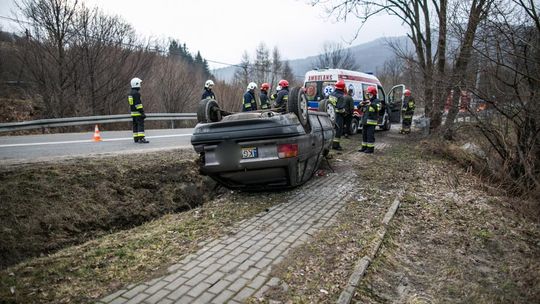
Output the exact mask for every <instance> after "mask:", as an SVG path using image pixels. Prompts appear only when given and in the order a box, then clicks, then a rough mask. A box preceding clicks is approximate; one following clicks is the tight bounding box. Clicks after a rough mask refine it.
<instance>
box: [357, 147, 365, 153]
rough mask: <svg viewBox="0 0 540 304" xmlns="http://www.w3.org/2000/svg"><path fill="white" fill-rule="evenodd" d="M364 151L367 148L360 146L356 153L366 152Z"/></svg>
mask: <svg viewBox="0 0 540 304" xmlns="http://www.w3.org/2000/svg"><path fill="white" fill-rule="evenodd" d="M366 149H367V148H366V147H365V146H362V148H360V150H358V152H364V151H366Z"/></svg>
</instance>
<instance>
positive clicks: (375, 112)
mask: <svg viewBox="0 0 540 304" xmlns="http://www.w3.org/2000/svg"><path fill="white" fill-rule="evenodd" d="M370 101H371V103H370V104H369V105H364V106H362V112H363V113H364V114H363V116H362V124H363V125H377V123H378V120H379V111H380V110H381V102H380V101H379V100H378V99H377V98H376V97H373V98H371V99H370Z"/></svg>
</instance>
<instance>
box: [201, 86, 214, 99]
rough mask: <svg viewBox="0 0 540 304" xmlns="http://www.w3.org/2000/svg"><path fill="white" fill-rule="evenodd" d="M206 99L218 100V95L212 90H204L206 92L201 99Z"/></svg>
mask: <svg viewBox="0 0 540 304" xmlns="http://www.w3.org/2000/svg"><path fill="white" fill-rule="evenodd" d="M206 98H211V99H216V95H215V94H214V92H212V90H210V89H208V88H204V92H203V93H202V97H201V99H206Z"/></svg>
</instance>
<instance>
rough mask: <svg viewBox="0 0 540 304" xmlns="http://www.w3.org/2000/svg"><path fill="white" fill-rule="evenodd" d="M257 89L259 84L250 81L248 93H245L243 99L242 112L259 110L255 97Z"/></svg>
mask: <svg viewBox="0 0 540 304" xmlns="http://www.w3.org/2000/svg"><path fill="white" fill-rule="evenodd" d="M255 89H257V84H256V83H255V82H250V83H249V84H248V86H247V91H246V93H244V98H243V100H242V112H248V111H256V110H257V99H255Z"/></svg>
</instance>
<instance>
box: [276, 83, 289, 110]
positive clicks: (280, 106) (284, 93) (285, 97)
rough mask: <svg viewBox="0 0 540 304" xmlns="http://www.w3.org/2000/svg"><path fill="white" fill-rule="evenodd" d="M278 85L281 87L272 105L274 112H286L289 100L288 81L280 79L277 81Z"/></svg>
mask: <svg viewBox="0 0 540 304" xmlns="http://www.w3.org/2000/svg"><path fill="white" fill-rule="evenodd" d="M278 87H281V90H279V91H278V92H277V95H276V100H275V101H274V104H273V105H272V107H273V108H275V109H276V112H279V113H285V112H287V103H288V102H289V82H288V81H287V80H285V79H281V80H280V81H279V82H278Z"/></svg>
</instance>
